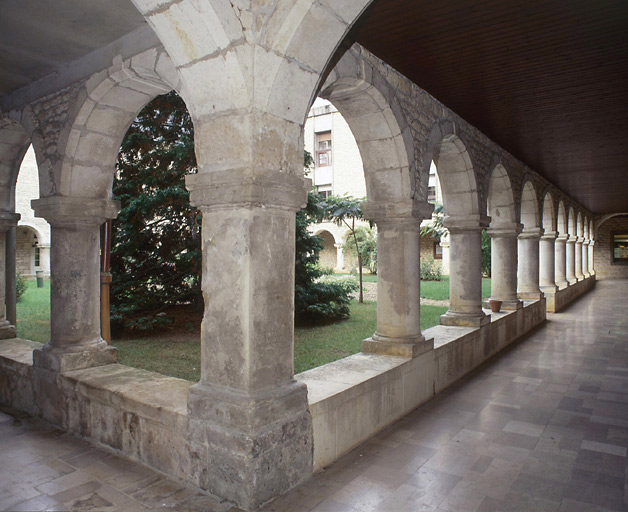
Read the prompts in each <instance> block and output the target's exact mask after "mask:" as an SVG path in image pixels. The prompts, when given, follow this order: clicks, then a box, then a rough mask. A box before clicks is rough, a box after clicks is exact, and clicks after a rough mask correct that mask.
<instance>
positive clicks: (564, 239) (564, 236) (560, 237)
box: [556, 234, 569, 243]
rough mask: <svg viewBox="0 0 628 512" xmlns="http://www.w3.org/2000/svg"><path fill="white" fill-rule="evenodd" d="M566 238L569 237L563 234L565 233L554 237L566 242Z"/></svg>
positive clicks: (558, 240)
mask: <svg viewBox="0 0 628 512" xmlns="http://www.w3.org/2000/svg"><path fill="white" fill-rule="evenodd" d="M568 239H569V235H565V234H559V235H558V236H557V237H556V241H557V242H561V243H566V242H567V240H568Z"/></svg>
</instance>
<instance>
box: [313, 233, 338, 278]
mask: <svg viewBox="0 0 628 512" xmlns="http://www.w3.org/2000/svg"><path fill="white" fill-rule="evenodd" d="M315 234H316V235H317V236H319V237H320V238H321V240H322V243H323V250H322V251H321V252H320V259H319V261H320V265H321V266H322V267H331V268H336V267H337V266H338V258H337V251H336V245H337V244H338V240H337V238H336V236H335V235H334V234H333V233H332V232H330V231H328V230H326V229H322V228H321V229H317V230H316V232H315Z"/></svg>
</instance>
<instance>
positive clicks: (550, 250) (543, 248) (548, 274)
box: [539, 231, 558, 293]
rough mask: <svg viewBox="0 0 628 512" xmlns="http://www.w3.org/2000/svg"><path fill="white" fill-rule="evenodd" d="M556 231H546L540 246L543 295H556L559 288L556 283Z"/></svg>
mask: <svg viewBox="0 0 628 512" xmlns="http://www.w3.org/2000/svg"><path fill="white" fill-rule="evenodd" d="M555 240H556V231H545V233H544V234H543V236H542V237H541V242H540V244H539V253H540V254H539V282H540V288H541V291H542V292H543V293H556V291H557V290H558V286H556V282H555V281H554V274H555V272H556V269H555V264H554V250H555V249H554V241H555Z"/></svg>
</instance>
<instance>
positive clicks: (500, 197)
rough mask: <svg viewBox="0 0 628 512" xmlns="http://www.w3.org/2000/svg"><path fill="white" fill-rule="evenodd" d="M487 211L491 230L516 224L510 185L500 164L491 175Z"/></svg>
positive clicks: (513, 199) (504, 169)
mask: <svg viewBox="0 0 628 512" xmlns="http://www.w3.org/2000/svg"><path fill="white" fill-rule="evenodd" d="M487 211H488V215H489V217H490V218H491V228H495V227H501V226H512V225H514V224H516V223H517V217H516V210H515V198H514V194H513V188H512V183H511V181H510V177H509V176H508V172H507V171H506V168H505V167H504V166H503V165H502V164H497V165H496V166H495V168H494V169H493V172H492V173H491V178H490V180H489V185H488V196H487Z"/></svg>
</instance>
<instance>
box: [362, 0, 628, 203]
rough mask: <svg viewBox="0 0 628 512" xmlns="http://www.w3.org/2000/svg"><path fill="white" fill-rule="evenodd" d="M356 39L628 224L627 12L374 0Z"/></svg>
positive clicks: (586, 5) (547, 3)
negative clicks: (619, 214)
mask: <svg viewBox="0 0 628 512" xmlns="http://www.w3.org/2000/svg"><path fill="white" fill-rule="evenodd" d="M350 38H351V39H352V40H356V41H357V42H359V43H360V44H362V45H363V46H365V47H366V48H368V49H369V50H370V51H371V52H372V53H374V54H375V55H377V56H378V57H380V58H381V59H382V60H384V61H386V62H387V63H388V64H390V65H391V66H393V67H394V68H395V69H397V70H398V71H400V72H401V73H403V74H404V75H405V76H407V77H408V78H410V79H411V80H413V81H414V82H415V83H416V84H418V85H419V86H420V87H422V88H423V89H425V90H426V91H428V92H429V93H430V94H431V95H432V96H434V97H435V98H437V99H438V100H440V101H442V102H443V103H444V104H445V105H447V106H448V107H449V108H451V109H452V110H453V111H454V112H456V113H457V114H459V115H460V116H462V117H463V118H464V119H465V120H467V121H468V122H469V123H471V124H472V125H474V126H476V127H477V128H478V129H480V130H481V131H482V132H484V133H485V134H486V135H488V136H489V137H490V138H491V139H493V140H494V141H495V142H497V143H498V144H500V145H501V146H502V147H503V148H504V149H506V150H508V151H509V152H510V153H511V154H513V155H514V156H516V157H517V158H519V159H520V160H522V161H523V162H525V163H526V164H527V165H528V166H530V167H531V168H532V169H534V170H536V171H537V172H539V173H540V174H542V175H543V176H544V177H546V178H547V179H548V180H549V181H551V182H552V183H554V184H555V185H556V186H557V187H559V188H560V189H562V190H563V191H565V192H566V193H567V194H569V195H570V196H572V197H573V198H574V199H576V200H577V201H579V202H580V203H581V204H583V205H584V206H585V207H587V208H588V209H589V210H591V211H592V212H596V213H614V212H628V1H627V0H533V1H525V2H521V1H517V2H515V1H512V0H507V1H504V0H376V1H375V3H374V4H373V5H372V7H371V8H370V9H369V10H368V11H367V12H366V13H365V14H364V15H363V17H362V18H361V19H360V20H359V22H358V24H357V25H356V27H355V28H354V30H353V32H352V33H351V35H350Z"/></svg>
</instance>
